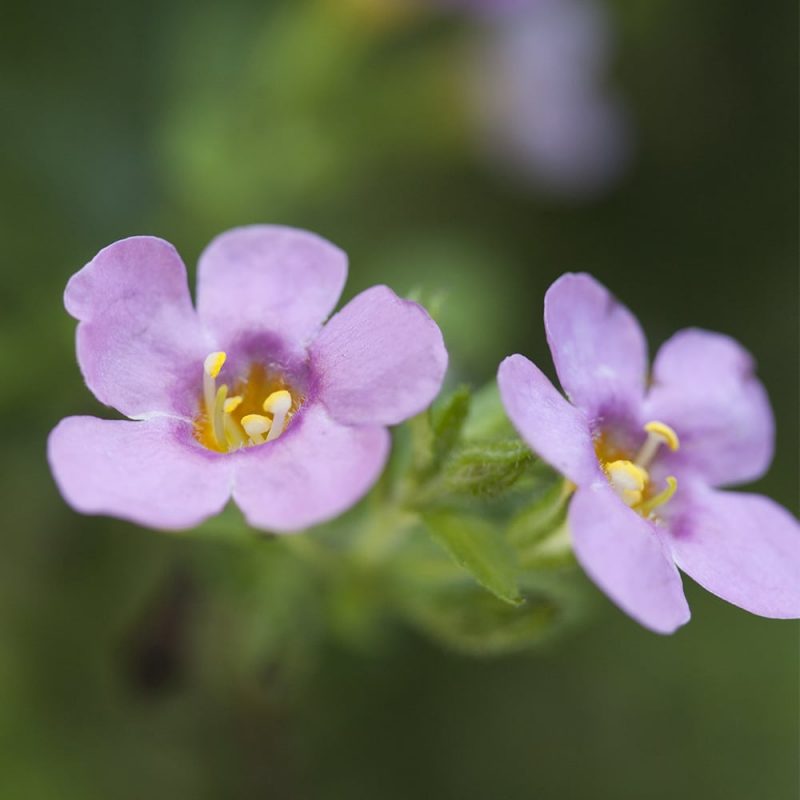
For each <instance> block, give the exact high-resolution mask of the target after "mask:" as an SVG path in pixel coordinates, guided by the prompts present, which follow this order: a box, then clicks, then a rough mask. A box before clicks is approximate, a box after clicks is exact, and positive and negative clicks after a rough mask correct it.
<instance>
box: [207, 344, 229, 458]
mask: <svg viewBox="0 0 800 800" xmlns="http://www.w3.org/2000/svg"><path fill="white" fill-rule="evenodd" d="M226 358H227V355H226V354H225V353H223V352H222V351H219V352H217V353H209V354H208V355H207V356H206V358H205V361H203V402H204V404H205V407H206V417H208V420H209V422H211V424H212V426H213V424H214V404H215V403H216V400H217V383H216V377H217V375H219V372H220V370H221V369H222V366H223V364H224V363H225V359H226ZM220 444H222V442H221V441H220Z"/></svg>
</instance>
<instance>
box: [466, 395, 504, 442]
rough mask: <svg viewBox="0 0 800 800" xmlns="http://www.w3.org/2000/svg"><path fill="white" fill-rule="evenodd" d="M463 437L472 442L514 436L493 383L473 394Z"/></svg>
mask: <svg viewBox="0 0 800 800" xmlns="http://www.w3.org/2000/svg"><path fill="white" fill-rule="evenodd" d="M463 436H464V438H465V439H474V440H480V439H498V438H502V439H508V438H512V437H514V436H516V431H515V430H514V427H513V426H512V424H511V422H510V421H509V419H508V415H507V414H506V411H505V408H504V407H503V402H502V400H501V399H500V390H499V389H498V387H497V383H496V382H495V381H491V383H487V384H486V385H485V386H483V387H482V388H480V389H479V390H478V391H476V392H474V393H473V395H472V402H471V404H470V409H469V416H468V417H467V421H466V424H465V425H464V430H463Z"/></svg>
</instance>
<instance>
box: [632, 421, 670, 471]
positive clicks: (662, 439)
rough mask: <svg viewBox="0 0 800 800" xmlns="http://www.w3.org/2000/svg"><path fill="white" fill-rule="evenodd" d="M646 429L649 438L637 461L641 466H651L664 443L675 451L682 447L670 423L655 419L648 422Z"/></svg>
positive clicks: (638, 454) (637, 456)
mask: <svg viewBox="0 0 800 800" xmlns="http://www.w3.org/2000/svg"><path fill="white" fill-rule="evenodd" d="M644 429H645V431H647V439H645V442H644V444H643V445H642V449H641V450H639V452H638V453H637V455H636V463H637V464H639V466H641V467H645V468H647V467H649V466H650V462H651V461H652V460H653V459H654V458H655V455H656V453H657V452H658V448H659V447H661V445H662V444H665V445H666V446H667V447H669V449H670V450H672V451H673V452H674V451H675V450H677V449H678V448H679V447H680V441H679V440H678V434H677V433H675V431H674V430H672V428H670V426H669V425H666V424H664V423H663V422H659V421H658V420H653V422H648V423H647V425H645V426H644Z"/></svg>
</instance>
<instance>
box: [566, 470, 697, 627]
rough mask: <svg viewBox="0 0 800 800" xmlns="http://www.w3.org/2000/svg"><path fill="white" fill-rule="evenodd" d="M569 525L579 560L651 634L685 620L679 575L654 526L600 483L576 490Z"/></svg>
mask: <svg viewBox="0 0 800 800" xmlns="http://www.w3.org/2000/svg"><path fill="white" fill-rule="evenodd" d="M569 527H570V530H571V532H572V540H573V546H574V550H575V555H576V557H577V558H578V561H580V563H581V565H582V566H583V568H584V569H585V570H586V572H587V573H588V575H589V577H590V578H591V579H592V580H593V581H594V582H595V583H596V584H597V585H598V586H599V587H600V588H601V589H602V590H603V591H604V592H605V593H606V594H607V595H608V596H609V597H610V598H611V599H612V600H613V601H614V602H615V603H616V604H617V605H618V606H619V607H620V608H621V609H622V610H623V611H624V612H625V613H626V614H629V615H630V616H631V617H633V619H635V620H636V621H637V622H639V623H640V624H642V625H644V626H645V627H646V628H650V630H653V631H655V632H656V633H673V632H674V631H675V630H676V629H677V628H679V627H680V626H681V625H684V624H685V623H686V622H688V621H689V616H690V614H689V606H688V605H687V603H686V598H685V597H684V594H683V587H682V585H681V578H680V574H679V573H678V570H677V569H676V568H675V565H674V564H673V563H672V560H671V558H670V557H669V554H668V552H667V550H666V548H665V547H664V545H663V544H662V541H661V539H660V538H659V536H658V534H657V533H656V530H655V527H654V526H653V524H652V523H650V522H648V521H647V520H645V519H644V518H643V517H641V516H640V515H639V514H637V513H636V512H635V511H633V510H632V509H630V508H628V507H627V506H626V505H625V504H624V503H623V502H622V500H620V498H619V497H618V496H617V495H616V493H615V492H614V491H613V489H612V488H611V487H610V486H609V485H608V484H607V483H606V482H605V481H599V482H597V483H595V484H593V485H592V486H587V487H584V488H582V489H579V490H578V491H577V493H576V494H575V497H574V498H573V500H572V503H571V504H570V508H569Z"/></svg>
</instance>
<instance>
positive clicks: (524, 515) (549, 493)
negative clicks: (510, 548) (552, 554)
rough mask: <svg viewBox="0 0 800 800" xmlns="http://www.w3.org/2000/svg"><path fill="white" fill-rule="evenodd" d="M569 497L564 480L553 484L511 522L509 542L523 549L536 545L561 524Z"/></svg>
mask: <svg viewBox="0 0 800 800" xmlns="http://www.w3.org/2000/svg"><path fill="white" fill-rule="evenodd" d="M569 495H570V492H569V489H568V487H567V484H566V483H565V481H564V480H556V481H555V482H553V484H552V485H551V486H548V487H547V488H546V489H545V490H544V491H543V492H541V493H540V494H539V496H538V497H537V498H536V499H535V501H534V502H533V503H531V504H529V505H527V506H526V507H525V508H523V509H522V510H521V511H520V512H518V513H517V514H516V515H515V516H514V518H513V519H512V520H511V523H510V525H509V528H508V538H509V541H510V542H511V543H512V544H513V545H514V546H515V547H523V548H524V547H529V546H531V545H536V544H538V543H539V542H540V541H541V540H542V539H544V538H545V537H547V536H548V535H549V534H550V533H551V532H552V531H554V530H555V529H556V528H557V527H559V525H561V524H562V523H563V521H564V514H565V508H566V502H567V500H568V498H569Z"/></svg>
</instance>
